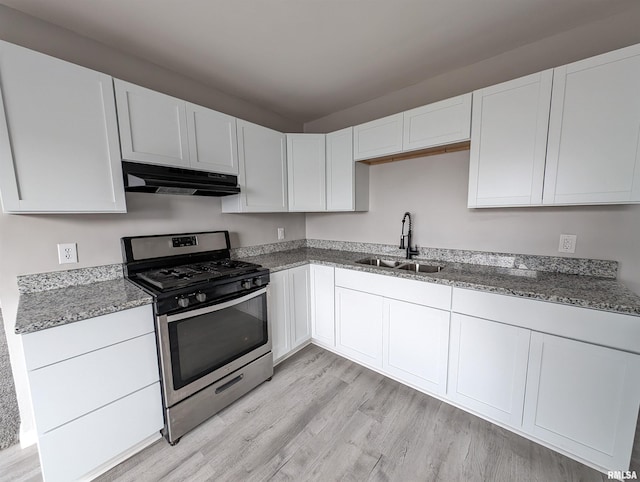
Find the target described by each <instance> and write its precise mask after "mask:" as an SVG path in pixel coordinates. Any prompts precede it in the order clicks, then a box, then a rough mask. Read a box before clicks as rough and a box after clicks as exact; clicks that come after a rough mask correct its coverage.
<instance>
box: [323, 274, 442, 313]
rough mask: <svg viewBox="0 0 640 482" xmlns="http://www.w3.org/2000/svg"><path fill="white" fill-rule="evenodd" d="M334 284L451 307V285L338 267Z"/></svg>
mask: <svg viewBox="0 0 640 482" xmlns="http://www.w3.org/2000/svg"><path fill="white" fill-rule="evenodd" d="M336 286H342V287H344V288H349V289H352V290H358V291H364V292H366V293H371V294H374V295H379V296H384V297H385V298H391V299H395V300H400V301H408V302H410V303H416V304H418V305H424V306H431V307H433V308H439V309H441V310H449V309H450V307H451V287H450V286H444V285H438V284H435V283H428V282H425V281H415V280H410V279H402V278H394V277H392V276H385V275H380V274H373V273H363V272H362V271H355V270H350V269H340V268H338V269H336Z"/></svg>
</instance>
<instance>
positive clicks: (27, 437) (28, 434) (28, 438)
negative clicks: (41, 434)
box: [20, 427, 38, 449]
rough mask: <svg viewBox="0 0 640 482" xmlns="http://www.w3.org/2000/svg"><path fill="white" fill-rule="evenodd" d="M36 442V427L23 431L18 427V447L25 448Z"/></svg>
mask: <svg viewBox="0 0 640 482" xmlns="http://www.w3.org/2000/svg"><path fill="white" fill-rule="evenodd" d="M37 443H38V432H37V431H36V429H35V428H34V429H32V430H27V431H23V430H22V427H20V448H22V449H26V448H27V447H31V446H32V445H35V444H37Z"/></svg>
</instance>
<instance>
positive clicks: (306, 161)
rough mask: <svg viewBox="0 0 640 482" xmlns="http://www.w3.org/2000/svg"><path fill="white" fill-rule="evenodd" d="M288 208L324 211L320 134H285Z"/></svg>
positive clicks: (325, 204) (323, 162) (322, 151)
mask: <svg viewBox="0 0 640 482" xmlns="http://www.w3.org/2000/svg"><path fill="white" fill-rule="evenodd" d="M287 171H288V175H289V176H288V177H289V179H288V181H289V211H302V212H305V211H325V210H326V209H327V199H326V191H327V189H326V157H325V135H324V134H287Z"/></svg>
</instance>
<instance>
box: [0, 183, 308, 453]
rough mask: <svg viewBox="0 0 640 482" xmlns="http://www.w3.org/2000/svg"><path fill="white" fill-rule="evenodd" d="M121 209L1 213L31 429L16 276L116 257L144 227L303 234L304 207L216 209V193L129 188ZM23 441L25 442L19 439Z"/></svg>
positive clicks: (3, 282) (234, 241) (17, 370)
mask: <svg viewBox="0 0 640 482" xmlns="http://www.w3.org/2000/svg"><path fill="white" fill-rule="evenodd" d="M126 198H127V209H128V213H127V214H69V215H51V214H48V215H28V214H27V215H9V214H0V304H1V306H2V313H3V316H4V325H5V331H6V334H7V342H8V346H9V352H10V354H11V363H12V367H13V372H14V378H15V384H16V392H17V396H18V402H19V405H20V413H21V417H22V421H23V426H22V427H21V433H23V434H24V433H29V431H30V430H32V428H33V421H32V416H31V406H30V401H29V393H28V385H27V378H26V377H27V375H26V370H25V367H24V357H23V354H22V344H21V340H20V337H19V336H17V335H15V334H14V325H15V315H16V309H17V305H18V287H17V284H16V276H17V275H21V274H29V273H42V272H47V271H59V270H64V269H76V268H82V267H88V266H98V265H105V264H111V263H121V262H122V254H121V251H120V238H121V237H123V236H135V235H143V234H162V233H181V232H195V231H211V230H217V229H227V230H229V231H230V233H231V245H232V247H234V248H236V247H240V246H251V245H256V244H263V243H273V242H276V241H277V228H279V227H284V228H285V234H286V239H287V240H294V239H303V238H304V237H305V219H304V214H298V213H281V214H223V213H221V208H220V199H218V198H211V197H190V196H172V195H157V194H139V193H128V194H127V195H126ZM58 243H77V245H78V261H79V263H78V264H67V265H60V264H58V257H57V246H56V245H57V244H58ZM22 442H23V443H24V441H22Z"/></svg>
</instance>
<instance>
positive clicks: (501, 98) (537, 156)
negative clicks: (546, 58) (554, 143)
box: [468, 70, 553, 208]
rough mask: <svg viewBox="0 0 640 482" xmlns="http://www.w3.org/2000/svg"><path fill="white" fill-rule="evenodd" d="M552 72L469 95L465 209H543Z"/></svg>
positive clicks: (527, 77) (529, 76) (505, 83)
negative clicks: (468, 158) (468, 147)
mask: <svg viewBox="0 0 640 482" xmlns="http://www.w3.org/2000/svg"><path fill="white" fill-rule="evenodd" d="M552 78H553V71H552V70H546V71H544V72H539V73H537V74H533V75H528V76H526V77H522V78H519V79H515V80H512V81H509V82H504V83H502V84H498V85H494V86H491V87H487V88H485V89H481V90H477V91H475V92H474V93H473V121H472V125H471V154H470V163H469V197H468V207H471V208H472V207H491V206H532V205H540V204H542V186H543V181H544V168H545V159H546V149H547V131H548V125H549V109H550V105H551V87H552Z"/></svg>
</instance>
